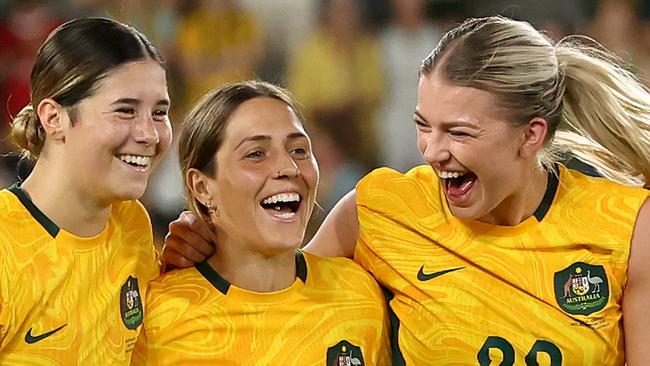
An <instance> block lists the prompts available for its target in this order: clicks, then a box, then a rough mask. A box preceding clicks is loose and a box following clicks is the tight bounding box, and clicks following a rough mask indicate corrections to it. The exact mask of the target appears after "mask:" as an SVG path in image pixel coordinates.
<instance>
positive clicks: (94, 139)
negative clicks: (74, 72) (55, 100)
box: [62, 60, 171, 203]
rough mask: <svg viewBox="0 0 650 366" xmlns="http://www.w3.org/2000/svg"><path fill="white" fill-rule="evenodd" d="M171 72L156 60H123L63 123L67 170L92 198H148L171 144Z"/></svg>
mask: <svg viewBox="0 0 650 366" xmlns="http://www.w3.org/2000/svg"><path fill="white" fill-rule="evenodd" d="M168 109H169V96H168V94H167V81H166V78H165V70H164V69H163V68H162V67H161V66H160V65H159V64H158V63H157V62H156V61H153V60H141V61H133V62H128V63H126V64H123V65H121V66H119V67H117V68H115V69H113V70H111V71H110V72H108V74H107V75H106V76H105V77H104V78H103V79H100V81H99V82H98V86H97V87H96V90H95V91H94V93H93V94H92V95H91V96H89V97H87V98H85V99H83V100H82V101H81V102H79V103H78V104H77V105H76V106H75V110H76V113H75V114H74V115H73V117H74V126H73V124H72V123H70V120H69V118H68V119H67V123H62V128H63V133H64V136H65V137H64V141H65V143H64V148H63V154H64V156H63V159H62V161H63V163H62V170H63V171H64V172H65V174H66V176H68V177H70V180H71V182H72V183H71V185H73V186H74V188H75V189H78V190H80V191H82V194H85V195H86V196H87V197H94V198H95V199H96V200H98V201H101V202H105V203H110V202H113V201H115V200H128V199H135V198H139V197H140V196H142V194H143V193H144V191H145V188H146V186H147V180H148V178H149V176H150V175H151V171H152V169H153V168H154V167H155V165H156V164H157V163H158V162H159V161H160V159H161V158H162V156H163V155H164V153H165V152H166V151H167V149H168V148H169V145H170V144H171V126H170V123H169V119H168V117H167V110H168Z"/></svg>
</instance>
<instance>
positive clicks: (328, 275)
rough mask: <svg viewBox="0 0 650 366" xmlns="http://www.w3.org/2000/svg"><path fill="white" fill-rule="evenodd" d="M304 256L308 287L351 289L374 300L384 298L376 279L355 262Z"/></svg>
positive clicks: (310, 255) (346, 259)
mask: <svg viewBox="0 0 650 366" xmlns="http://www.w3.org/2000/svg"><path fill="white" fill-rule="evenodd" d="M303 254H304V256H305V261H306V262H307V271H308V272H307V285H308V286H310V287H317V288H321V289H326V290H332V291H334V290H339V289H340V290H348V289H349V290H354V291H355V292H356V293H357V294H359V295H360V296H364V297H370V298H373V299H376V298H379V297H381V296H382V295H381V290H380V289H379V285H378V284H377V281H376V280H375V278H374V277H373V276H372V275H371V274H370V273H368V272H367V271H366V270H365V269H363V267H361V266H360V265H359V264H357V263H356V262H354V261H353V260H351V259H348V258H341V257H320V256H317V255H313V254H310V253H306V252H303Z"/></svg>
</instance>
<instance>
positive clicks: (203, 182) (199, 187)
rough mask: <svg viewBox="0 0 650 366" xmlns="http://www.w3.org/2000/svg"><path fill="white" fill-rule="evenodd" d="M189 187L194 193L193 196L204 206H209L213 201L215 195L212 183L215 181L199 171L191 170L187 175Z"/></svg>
mask: <svg viewBox="0 0 650 366" xmlns="http://www.w3.org/2000/svg"><path fill="white" fill-rule="evenodd" d="M185 178H186V182H187V186H188V188H189V189H190V191H192V196H194V198H195V199H196V200H198V201H199V202H201V203H202V204H203V205H207V204H208V203H210V202H211V201H212V200H213V197H214V194H215V193H216V192H212V185H210V184H209V183H210V181H212V180H214V179H212V178H210V177H208V176H207V175H205V174H203V172H201V171H200V170H198V169H194V168H190V169H188V170H187V173H185Z"/></svg>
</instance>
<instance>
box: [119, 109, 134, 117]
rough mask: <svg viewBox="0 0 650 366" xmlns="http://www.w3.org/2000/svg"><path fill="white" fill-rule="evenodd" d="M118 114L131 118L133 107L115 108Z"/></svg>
mask: <svg viewBox="0 0 650 366" xmlns="http://www.w3.org/2000/svg"><path fill="white" fill-rule="evenodd" d="M115 111H116V112H117V113H118V114H120V117H126V118H131V117H134V116H135V113H136V112H135V108H133V107H120V108H118V109H116V110H115Z"/></svg>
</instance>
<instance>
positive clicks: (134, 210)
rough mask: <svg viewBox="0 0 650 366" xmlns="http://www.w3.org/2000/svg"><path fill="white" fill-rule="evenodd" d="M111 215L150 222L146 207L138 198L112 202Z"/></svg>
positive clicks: (123, 218)
mask: <svg viewBox="0 0 650 366" xmlns="http://www.w3.org/2000/svg"><path fill="white" fill-rule="evenodd" d="M113 216H114V217H116V218H120V219H122V220H138V221H146V222H150V219H149V214H148V213H147V209H146V208H145V207H144V205H143V204H142V203H141V202H140V201H138V200H130V201H120V202H118V203H116V204H114V205H113Z"/></svg>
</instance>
